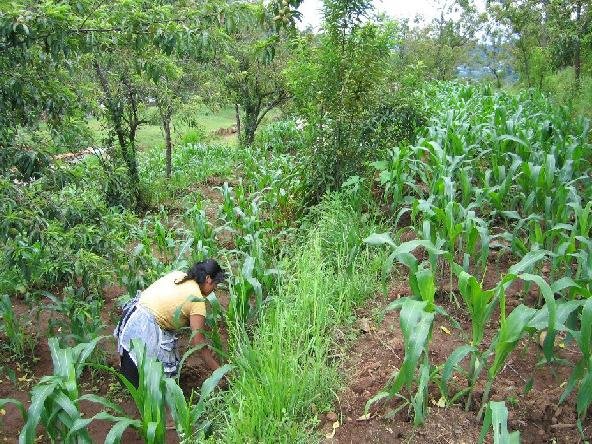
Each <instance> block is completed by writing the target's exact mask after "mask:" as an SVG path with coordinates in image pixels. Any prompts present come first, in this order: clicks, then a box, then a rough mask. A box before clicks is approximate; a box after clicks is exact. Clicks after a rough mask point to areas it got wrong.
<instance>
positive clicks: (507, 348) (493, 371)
mask: <svg viewBox="0 0 592 444" xmlns="http://www.w3.org/2000/svg"><path fill="white" fill-rule="evenodd" d="M536 311H537V310H535V309H534V308H531V307H527V306H525V305H519V306H518V307H516V308H515V309H514V310H512V312H511V313H510V315H509V316H508V318H507V319H506V320H505V322H504V323H503V325H502V327H501V329H500V331H499V333H498V335H497V337H496V339H495V341H494V344H495V359H494V361H493V364H492V366H491V367H490V368H489V377H490V379H493V378H495V376H497V374H498V373H499V371H500V370H501V369H502V367H503V364H504V363H505V361H506V358H507V357H508V355H509V354H510V352H511V351H512V350H513V349H514V347H515V346H516V344H517V342H518V340H519V339H520V338H521V337H522V335H523V334H524V332H525V329H526V327H527V325H528V323H529V322H530V320H531V319H532V318H533V317H534V315H535V313H536Z"/></svg>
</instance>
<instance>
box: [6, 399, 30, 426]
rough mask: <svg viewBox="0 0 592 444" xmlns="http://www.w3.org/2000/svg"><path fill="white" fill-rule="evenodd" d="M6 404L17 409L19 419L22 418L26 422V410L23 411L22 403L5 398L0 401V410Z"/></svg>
mask: <svg viewBox="0 0 592 444" xmlns="http://www.w3.org/2000/svg"><path fill="white" fill-rule="evenodd" d="M7 404H13V405H14V406H15V407H16V408H17V409H18V411H19V412H20V414H21V417H22V418H23V420H24V421H25V422H26V420H27V410H26V409H25V406H24V405H23V403H22V402H20V401H17V400H16V399H6V398H2V399H0V409H1V408H3V407H4V406H5V405H7Z"/></svg>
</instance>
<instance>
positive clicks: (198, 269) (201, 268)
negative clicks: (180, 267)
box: [175, 259, 226, 285]
mask: <svg viewBox="0 0 592 444" xmlns="http://www.w3.org/2000/svg"><path fill="white" fill-rule="evenodd" d="M206 276H210V277H211V278H212V280H213V281H214V282H216V283H217V284H219V283H220V282H222V281H223V280H224V279H226V275H225V273H224V270H223V269H222V267H220V265H218V262H216V261H215V260H214V259H208V260H206V261H201V262H196V263H195V264H193V266H192V267H191V268H190V269H189V270H188V271H187V275H186V276H185V277H184V278H183V279H181V280H180V281H177V282H175V283H176V284H177V285H179V284H182V283H183V282H187V281H190V280H194V281H195V282H197V283H198V284H203V283H204V282H205V280H206Z"/></svg>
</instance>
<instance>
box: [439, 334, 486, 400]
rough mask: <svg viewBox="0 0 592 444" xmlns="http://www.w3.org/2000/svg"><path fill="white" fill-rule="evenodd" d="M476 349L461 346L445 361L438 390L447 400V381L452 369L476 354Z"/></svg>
mask: <svg viewBox="0 0 592 444" xmlns="http://www.w3.org/2000/svg"><path fill="white" fill-rule="evenodd" d="M476 352H477V349H476V348H475V347H472V346H470V345H468V344H467V345H461V346H460V347H458V348H456V349H455V350H454V351H453V352H452V353H451V354H450V356H449V357H448V359H447V360H446V363H445V364H444V367H443V368H442V377H441V382H440V390H441V391H442V394H443V395H444V396H445V397H446V398H448V397H449V396H448V380H449V379H450V377H451V376H452V373H453V372H454V369H455V368H456V367H457V366H458V364H459V363H460V362H461V361H462V360H463V359H464V358H465V357H466V356H467V355H468V354H470V353H476Z"/></svg>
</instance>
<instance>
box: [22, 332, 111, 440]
mask: <svg viewBox="0 0 592 444" xmlns="http://www.w3.org/2000/svg"><path fill="white" fill-rule="evenodd" d="M100 339H101V338H96V339H95V340H93V341H92V342H90V343H83V344H79V345H77V346H75V347H66V348H60V347H59V345H58V341H57V339H56V338H50V339H49V349H50V351H51V357H52V361H53V371H54V373H53V375H51V376H44V377H43V378H42V379H41V381H40V382H39V384H37V385H36V386H35V387H34V388H33V390H32V392H31V405H30V406H29V409H28V411H27V413H26V415H25V420H26V422H25V425H24V427H23V429H22V430H21V433H20V436H19V442H20V443H23V444H29V443H32V442H34V441H35V439H36V437H37V426H38V425H42V426H43V428H44V429H45V432H46V433H47V434H48V435H49V437H50V439H51V440H56V441H62V442H65V443H81V442H84V443H90V442H91V440H90V436H89V434H88V431H87V430H86V429H84V428H77V427H76V425H77V423H79V422H80V421H81V420H82V414H81V412H80V402H81V401H83V400H88V401H91V402H98V403H100V404H108V405H110V406H112V407H115V406H113V405H112V404H111V403H109V402H108V401H106V400H103V399H102V398H100V397H98V396H92V395H82V396H81V395H80V392H79V388H78V380H79V379H80V377H81V375H82V371H83V368H84V366H85V363H86V359H87V358H88V357H89V356H90V355H91V354H92V352H93V350H94V349H95V347H96V345H97V343H98V341H99V340H100Z"/></svg>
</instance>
